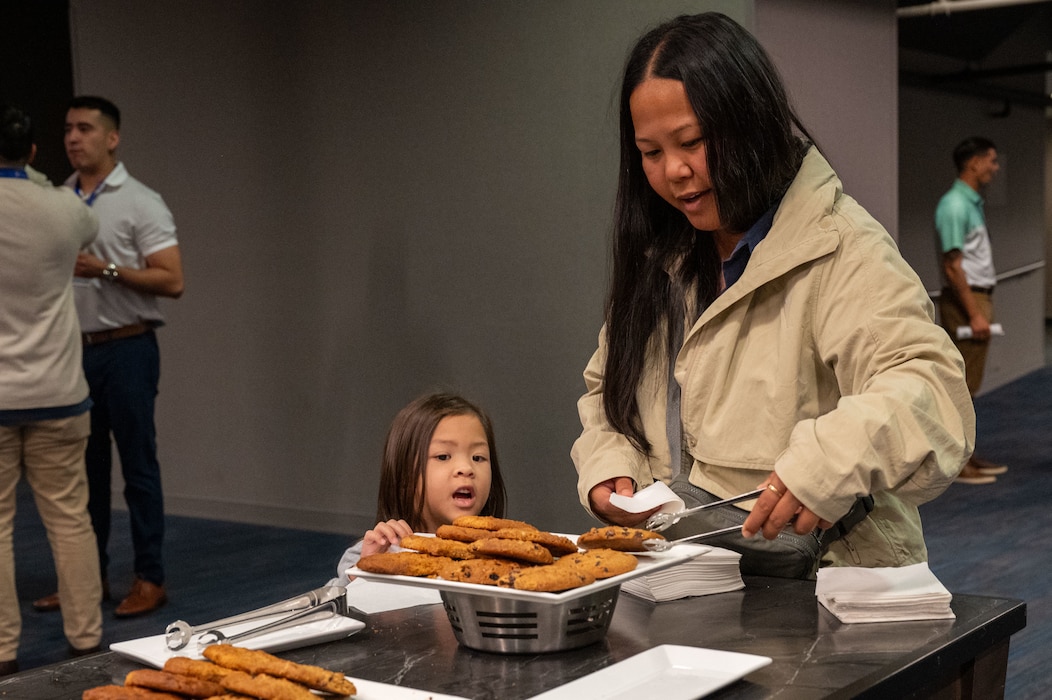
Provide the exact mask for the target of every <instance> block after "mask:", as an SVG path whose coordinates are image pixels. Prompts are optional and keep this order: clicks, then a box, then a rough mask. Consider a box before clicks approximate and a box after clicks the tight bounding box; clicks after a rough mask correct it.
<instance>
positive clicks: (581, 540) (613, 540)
mask: <svg viewBox="0 0 1052 700" xmlns="http://www.w3.org/2000/svg"><path fill="white" fill-rule="evenodd" d="M663 539H665V537H664V536H663V535H659V534H658V533H656V532H651V531H650V530H642V529H640V528H637V527H622V526H620V525H611V526H609V527H593V528H592V529H591V530H589V531H588V532H586V533H584V534H583V535H581V536H580V537H578V538H577V544H578V545H579V546H581V547H584V548H585V549H616V550H618V551H619V552H645V551H647V549H646V547H644V546H643V542H645V541H646V540H663Z"/></svg>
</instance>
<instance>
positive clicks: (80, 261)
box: [73, 245, 183, 299]
mask: <svg viewBox="0 0 1052 700" xmlns="http://www.w3.org/2000/svg"><path fill="white" fill-rule="evenodd" d="M107 265H109V263H108V262H107V261H105V260H102V259H101V258H97V257H95V256H94V255H92V254H91V253H85V252H81V253H80V255H79V256H77V264H76V267H75V268H74V270H73V274H74V275H75V276H77V277H104V276H105V275H104V274H103V271H104V270H105V269H106V266H107ZM113 282H114V283H116V284H119V285H122V286H124V287H127V288H128V289H133V290H135V291H137V292H142V293H143V294H153V295H155V296H160V297H171V298H172V299H178V298H179V297H180V296H182V294H183V260H182V255H181V254H180V253H179V246H178V245H173V246H169V247H168V248H164V249H162V250H159V251H157V252H156V253H154V254H152V255H148V256H146V267H144V268H143V269H141V270H137V269H135V268H131V267H118V268H117V277H116V279H115V280H113Z"/></svg>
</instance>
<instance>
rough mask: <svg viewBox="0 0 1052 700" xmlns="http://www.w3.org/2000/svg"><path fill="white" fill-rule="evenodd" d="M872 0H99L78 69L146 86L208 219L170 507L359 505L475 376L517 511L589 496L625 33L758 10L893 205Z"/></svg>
mask: <svg viewBox="0 0 1052 700" xmlns="http://www.w3.org/2000/svg"><path fill="white" fill-rule="evenodd" d="M851 4H852V5H853V6H855V7H856V8H858V9H865V10H866V12H863V13H861V14H860V15H857V16H852V17H848V16H847V15H845V13H844V11H843V9H842V8H841V7H840V4H839V3H823V2H817V1H815V0H812V1H811V2H805V1H803V0H799V1H790V0H767V1H765V2H762V3H757V4H755V5H754V3H753V2H746V1H744V0H737V1H731V0H726V1H723V2H718V1H708V2H704V1H694V2H687V1H685V0H684V1H680V2H674V1H672V0H664V1H662V2H647V3H639V2H635V1H634V0H574V1H572V2H561V1H557V0H551V1H545V2H539V1H533V2H521V3H512V2H466V1H465V2H454V1H452V0H430V1H426V0H425V1H414V2H411V3H408V2H389V1H388V0H377V1H375V2H365V1H347V2H338V1H336V0H329V1H326V0H311V1H308V2H300V3H286V2H278V1H269V0H268V1H264V0H251V1H249V0H243V1H241V2H223V3H214V2H211V1H210V0H180V1H179V2H175V1H174V0H169V1H159V2H152V3H142V2H138V0H73V1H72V8H73V33H74V60H75V65H76V76H75V84H76V87H77V90H78V91H80V92H89V93H101V94H104V95H108V96H110V97H112V98H113V99H114V100H115V101H116V102H117V103H118V104H119V105H120V106H121V107H122V109H123V110H124V113H125V126H124V128H123V144H122V147H121V157H122V159H123V160H124V161H125V162H126V164H127V165H128V167H129V169H130V171H131V172H132V174H134V175H136V176H138V177H139V178H140V179H142V180H143V181H144V182H146V183H147V184H149V185H151V186H153V187H154V188H156V189H157V190H158V191H160V192H161V193H162V194H163V195H164V197H165V199H166V201H167V202H168V204H169V206H170V207H171V208H172V210H173V212H174V214H175V217H176V222H177V224H178V226H179V232H180V236H181V246H182V250H183V255H184V261H185V267H186V277H187V292H186V295H185V296H184V298H183V299H181V300H179V301H177V302H172V303H168V304H166V305H165V310H166V313H167V314H168V318H169V325H168V327H166V328H165V329H163V330H162V331H161V342H162V361H163V378H162V389H161V396H160V399H159V410H158V423H159V432H160V449H161V460H162V468H163V472H164V481H165V488H166V498H167V503H168V506H169V511H170V512H172V513H179V514H186V515H205V516H209V517H217V518H226V519H235V520H245V521H252V522H263V523H274V524H281V525H289V526H300V527H307V528H317V529H328V530H335V531H341V532H361V531H362V530H364V529H365V528H366V527H368V526H370V525H371V524H372V523H373V514H374V511H375V496H376V486H377V467H378V462H379V452H380V446H381V443H382V440H383V436H384V433H385V431H386V428H387V425H388V424H389V422H390V419H391V418H392V416H393V415H394V413H395V412H396V411H397V410H398V408H400V407H401V406H402V405H404V404H405V403H406V402H407V401H408V400H410V399H411V398H412V397H414V396H416V395H418V394H419V393H421V392H424V391H426V390H429V389H431V388H435V387H450V388H454V389H457V390H460V391H463V392H464V393H466V394H467V395H469V396H471V397H473V398H475V399H477V400H479V401H480V402H481V403H482V404H483V405H484V406H486V407H487V409H488V410H489V411H490V413H491V414H492V416H493V418H494V422H495V425H496V431H497V440H498V444H499V448H500V455H501V460H502V462H503V466H504V469H505V471H506V474H507V478H508V482H509V489H510V502H511V516H513V517H520V518H526V519H529V520H533V521H534V522H537V523H538V524H541V525H543V526H544V527H547V528H550V529H554V530H561V531H581V530H582V529H583V528H586V527H589V526H591V524H592V522H591V521H590V519H589V518H588V517H587V516H586V515H585V514H584V512H583V510H582V509H581V507H580V505H579V504H578V503H577V499H576V494H575V483H576V474H575V472H574V469H573V466H572V463H571V461H570V459H569V456H568V452H569V448H570V445H571V443H572V441H573V440H574V438H575V437H576V435H577V433H578V431H579V424H578V422H577V414H576V407H575V403H576V400H577V398H578V395H579V394H580V392H581V391H582V389H583V383H582V380H581V370H582V369H583V367H584V364H585V363H586V361H587V359H588V357H589V356H590V354H591V352H592V350H593V349H594V346H595V341H596V336H597V333H598V331H599V327H600V323H601V318H602V305H603V296H604V291H605V284H606V271H607V255H608V254H607V250H608V244H607V237H608V227H609V221H610V210H611V205H612V199H613V188H614V183H615V171H616V100H615V97H616V88H617V82H618V73H619V71H620V66H621V63H622V61H623V58H624V55H625V52H626V51H627V49H628V47H629V46H630V44H631V42H632V41H633V40H634V39H635V38H636V37H637V36H638V34H639V33H640V32H641V31H642V30H644V29H645V28H647V27H648V26H650V25H651V24H653V23H655V22H656V21H658V20H661V19H665V18H667V17H670V16H672V15H674V14H678V13H679V12H682V11H701V10H707V9H714V10H720V11H724V12H726V13H728V14H730V15H731V16H732V17H734V18H735V19H737V20H739V21H740V22H742V23H743V24H745V25H746V26H748V27H753V28H755V31H756V32H757V34H758V36H760V37H761V40H763V41H764V42H765V43H767V44H768V45H770V46H771V50H772V52H773V53H774V54H775V56H776V59H777V61H778V63H779V65H780V66H781V68H782V70H783V72H784V74H785V76H786V78H787V81H788V83H789V87H790V90H791V91H792V93H793V94H794V96H795V97H796V99H797V100H798V102H799V108H800V112H801V113H802V114H803V116H804V118H805V119H806V120H807V121H808V123H809V124H810V125H811V126H812V127H814V131H815V134H816V136H817V137H818V139H819V141H820V143H821V144H822V145H823V147H824V148H825V150H826V151H827V153H828V154H829V156H830V158H831V160H832V161H833V163H834V164H835V165H837V166H838V167H840V168H841V169H842V170H843V171H844V175H845V177H844V179H845V181H846V182H847V183H848V189H849V191H851V192H852V193H853V194H854V195H855V196H856V197H857V198H858V199H859V200H860V201H862V202H863V203H864V204H866V205H867V206H870V207H871V208H872V209H873V210H874V211H875V212H879V213H880V214H879V215H880V216H881V218H884V219H885V222H886V224H887V225H888V226H889V228H890V229H892V230H894V218H895V212H896V209H897V202H896V197H897V193H896V192H895V189H894V187H889V186H888V184H887V183H888V182H893V178H892V175H891V174H893V173H894V170H895V162H896V155H895V149H894V148H891V147H889V143H893V142H894V139H895V136H894V134H895V124H896V120H895V104H896V99H895V85H894V80H893V79H889V77H888V76H889V74H893V70H892V68H889V66H893V65H894V60H895V58H894V41H893V37H894V16H893V8H892V5H893V3H892V2H891V0H879V1H877V0H873V1H870V2H853V3H851ZM874 7H877V8H880V11H879V12H878V11H874V10H873V9H872V8H874ZM825 8H829V9H828V11H827V10H826V9H825ZM801 12H802V13H805V14H804V15H803V16H801V15H799V14H798V13H801ZM811 22H817V23H818V26H821V27H823V31H825V27H826V26H827V25H828V24H829V23H837V24H838V26H839V23H841V22H846V23H847V24H848V25H849V28H848V29H845V32H846V34H845V35H844V36H846V38H847V40H845V41H822V42H817V41H814V34H813V33H812V34H809V32H810V31H811V30H810V29H809V28H808V27H809V26H812V25H810V23H811ZM831 29H833V30H835V27H831ZM859 42H861V43H862V44H864V45H865V47H866V52H867V55H866V60H865V61H861V60H859V59H858V58H857V56H859V55H862V54H861V52H858V53H856V47H857V46H858V44H859ZM815 65H820V66H826V67H829V68H828V70H821V71H815V70H814V66H815ZM859 84H867V85H877V86H879V88H880V89H881V90H882V94H880V95H879V96H878V98H877V99H874V100H873V101H872V102H869V103H867V102H866V101H865V100H867V99H868V97H866V96H861V95H859V94H857V92H855V86H857V85H859ZM831 96H836V97H835V99H836V100H837V103H836V104H837V105H838V106H837V108H836V109H835V110H834V109H831V108H830V106H829V100H830V99H832V97H831ZM845 105H846V106H845ZM840 109H850V110H851V113H852V115H853V116H852V119H853V121H852V124H851V126H850V128H845V126H844V125H843V124H841V123H840V121H839V118H838V114H839V113H838V111H837V110H840ZM858 134H872V135H873V136H872V138H870V137H867V138H865V139H862V138H858Z"/></svg>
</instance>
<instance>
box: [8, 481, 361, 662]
mask: <svg viewBox="0 0 1052 700" xmlns="http://www.w3.org/2000/svg"><path fill="white" fill-rule="evenodd" d="M166 525H167V528H168V531H167V533H166V541H165V547H166V550H165V561H166V566H167V586H166V587H167V590H168V598H169V603H168V604H167V605H165V606H164V607H162V608H160V609H159V610H157V611H156V612H153V613H150V614H149V615H145V616H143V617H138V618H131V619H118V618H115V617H113V609H114V608H116V607H117V604H118V603H119V602H120V600H121V598H122V597H123V596H124V595H126V594H127V592H128V589H129V587H130V586H131V582H132V567H131V556H132V548H131V535H130V533H129V531H128V518H127V513H124V512H114V514H113V533H112V535H111V542H110V547H109V552H110V559H111V562H110V572H109V575H110V588H111V589H112V595H113V600H112V601H109V602H106V603H103V607H102V612H103V641H102V644H103V647H104V648H105V647H108V646H109V645H110V644H112V643H113V642H119V641H124V640H127V639H136V638H139V637H145V636H149V635H154V634H162V633H163V632H164V628H165V627H166V626H167V625H168V623H170V622H172V621H173V620H177V619H181V620H186V621H187V622H189V623H191V624H200V623H205V622H209V621H211V620H217V619H220V618H223V617H227V616H229V615H232V614H235V613H239V612H243V611H245V610H252V609H254V608H259V607H262V606H264V605H269V604H271V603H276V602H278V601H280V600H284V599H286V598H290V597H292V596H294V595H298V594H300V593H303V592H305V591H308V590H310V589H312V588H316V587H318V586H323V585H325V583H326V582H327V581H328V580H329V579H330V578H332V577H333V576H334V575H335V572H336V564H337V562H338V561H339V559H340V555H341V554H343V550H344V549H346V547H347V545H348V541H347V540H348V538H347V537H345V536H343V535H334V534H327V533H317V532H307V531H303V530H288V529H283V528H277V527H262V526H258V525H243V524H238V523H228V522H221V521H216V520H202V519H197V518H182V517H175V516H169V517H168V518H166ZM15 569H16V574H17V581H18V597H19V601H20V602H21V611H22V645H21V648H20V650H19V654H18V663H19V666H20V667H21V668H22V669H23V670H25V669H27V668H32V667H34V666H40V665H43V664H49V663H53V662H56V661H63V660H65V659H66V658H68V657H67V643H66V639H65V637H64V636H63V634H62V616H61V615H60V614H59V613H57V612H52V613H39V612H37V611H36V610H34V609H33V607H32V604H31V603H32V601H33V600H35V599H36V598H39V597H40V596H43V595H46V594H48V593H51V592H53V591H54V590H55V568H54V564H53V563H52V560H51V550H50V548H49V547H48V543H47V538H46V535H45V533H44V528H43V526H42V525H41V524H40V520H39V517H38V516H37V513H36V507H35V505H34V504H33V498H32V492H31V491H30V490H29V488H28V487H27V486H26V484H25V482H24V481H23V482H22V483H21V484H19V497H18V514H17V516H16V518H15Z"/></svg>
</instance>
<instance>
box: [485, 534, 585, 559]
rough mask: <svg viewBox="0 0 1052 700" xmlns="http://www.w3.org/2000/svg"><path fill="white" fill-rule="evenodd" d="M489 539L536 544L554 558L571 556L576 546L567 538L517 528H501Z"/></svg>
mask: <svg viewBox="0 0 1052 700" xmlns="http://www.w3.org/2000/svg"><path fill="white" fill-rule="evenodd" d="M490 537H498V538H500V539H505V540H525V541H527V542H536V543H537V544H539V545H541V546H542V547H544V548H545V549H547V550H548V551H549V552H551V553H552V554H554V555H555V556H557V557H558V556H562V555H563V554H572V553H574V552H576V551H577V545H575V544H574V543H573V540H571V539H570V538H568V537H563V536H562V535H554V534H552V533H550V532H544V531H543V530H521V529H517V528H510V527H506V528H502V529H500V530H497V531H495V532H493V533H491V534H490Z"/></svg>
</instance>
